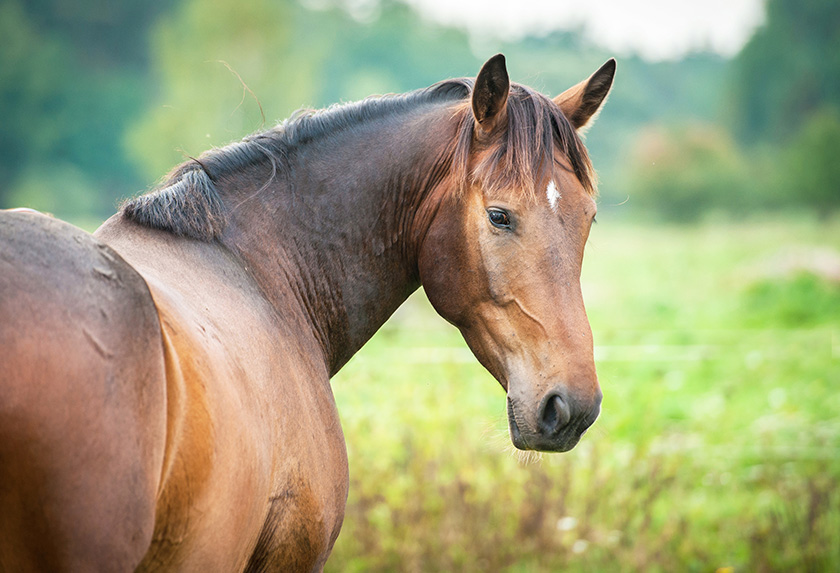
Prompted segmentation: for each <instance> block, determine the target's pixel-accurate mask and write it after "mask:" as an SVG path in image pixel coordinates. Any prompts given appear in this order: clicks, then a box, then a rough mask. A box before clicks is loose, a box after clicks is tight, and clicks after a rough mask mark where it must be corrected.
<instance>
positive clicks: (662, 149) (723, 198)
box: [629, 125, 755, 222]
mask: <svg viewBox="0 0 840 573" xmlns="http://www.w3.org/2000/svg"><path fill="white" fill-rule="evenodd" d="M635 153H636V155H635V157H634V161H633V165H634V168H635V169H634V171H633V172H631V174H630V183H629V185H630V196H631V197H632V206H633V208H634V209H636V210H637V211H639V212H642V213H644V214H647V215H655V216H660V217H662V218H665V219H668V220H672V221H680V222H693V221H697V220H699V219H700V218H702V216H703V215H704V214H705V213H706V212H708V211H711V210H719V211H723V212H728V213H731V214H735V215H743V214H744V213H745V212H746V211H747V210H748V208H749V207H750V206H751V205H750V204H751V203H752V202H754V199H755V196H754V188H753V187H752V185H751V177H750V175H751V174H750V173H749V172H748V171H747V169H748V165H749V164H748V163H747V162H746V161H745V160H744V157H743V156H742V154H741V152H740V150H739V149H738V148H737V146H736V145H735V143H734V142H733V141H732V140H731V138H730V137H729V135H728V134H727V133H726V132H724V131H722V130H720V129H719V128H716V127H714V126H701V125H692V126H689V127H685V128H675V129H671V130H669V131H666V130H662V129H649V130H648V131H647V132H645V133H644V134H643V135H642V136H641V137H639V140H638V142H637V144H636V146H635Z"/></svg>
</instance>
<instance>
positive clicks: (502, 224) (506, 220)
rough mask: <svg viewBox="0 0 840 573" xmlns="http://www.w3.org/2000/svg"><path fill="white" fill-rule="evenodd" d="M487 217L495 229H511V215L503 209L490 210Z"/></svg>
mask: <svg viewBox="0 0 840 573" xmlns="http://www.w3.org/2000/svg"><path fill="white" fill-rule="evenodd" d="M487 217H488V218H489V219H490V223H491V224H492V225H493V226H494V227H498V228H499V229H510V215H508V214H507V212H505V211H502V210H501V209H488V210H487Z"/></svg>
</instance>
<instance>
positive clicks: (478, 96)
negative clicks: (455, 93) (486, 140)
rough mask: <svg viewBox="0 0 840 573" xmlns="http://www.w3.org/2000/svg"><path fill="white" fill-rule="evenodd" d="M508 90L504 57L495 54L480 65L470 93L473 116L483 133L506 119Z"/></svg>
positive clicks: (491, 129)
mask: <svg viewBox="0 0 840 573" xmlns="http://www.w3.org/2000/svg"><path fill="white" fill-rule="evenodd" d="M509 92H510V79H509V78H508V73H507V68H506V67H505V57H504V56H503V55H502V54H496V55H495V56H493V57H492V58H490V59H489V60H487V62H486V63H485V64H484V65H483V66H482V67H481V71H480V72H479V73H478V77H477V78H476V79H475V87H474V88H473V93H472V111H473V116H475V121H476V123H477V124H478V127H479V128H480V129H481V131H482V132H483V133H485V134H489V133H492V132H493V131H495V130H496V128H497V127H499V126H500V125H503V124H504V122H505V121H506V120H507V99H508V93H509Z"/></svg>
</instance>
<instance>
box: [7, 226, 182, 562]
mask: <svg viewBox="0 0 840 573" xmlns="http://www.w3.org/2000/svg"><path fill="white" fill-rule="evenodd" d="M0 365H2V366H0V570H9V571H26V570H55V571H59V570H88V569H92V570H98V569H103V568H106V569H133V568H134V567H135V566H136V565H137V564H138V563H139V561H140V559H141V558H142V557H143V554H144V552H145V550H146V548H147V547H148V545H149V543H150V541H151V538H152V532H153V528H154V512H155V500H156V495H157V490H158V487H159V481H160V473H161V465H162V460H163V450H164V440H165V431H166V419H165V412H166V406H165V391H164V389H165V380H164V376H165V373H164V358H163V349H162V342H161V334H160V324H159V322H158V316H157V312H156V310H155V306H154V303H153V301H152V297H151V295H150V293H149V289H148V287H147V285H146V283H145V281H144V280H143V278H142V277H141V276H140V275H139V274H138V273H137V272H136V271H135V270H134V269H133V268H132V267H131V266H130V265H128V264H127V263H126V262H125V261H124V260H123V259H122V258H121V257H120V256H119V255H118V254H117V253H116V252H114V251H113V250H112V249H111V248H109V247H108V246H106V245H104V244H102V243H101V242H99V241H98V240H96V239H95V238H93V237H92V236H91V235H89V234H87V233H85V232H84V231H81V230H80V229H77V228H75V227H73V226H71V225H68V224H67V223H63V222H61V221H58V220H55V219H52V218H49V217H45V216H43V215H38V214H33V213H22V212H17V213H12V212H0Z"/></svg>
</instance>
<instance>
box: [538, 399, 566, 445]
mask: <svg viewBox="0 0 840 573" xmlns="http://www.w3.org/2000/svg"><path fill="white" fill-rule="evenodd" d="M571 419H572V413H571V410H570V408H569V400H568V398H567V397H566V396H565V392H563V391H562V390H553V391H551V392H549V393H548V394H547V395H546V396H545V398H543V401H542V406H541V408H540V418H539V425H540V431H541V432H542V433H543V435H545V436H554V435H557V434H559V433H560V431H561V430H562V429H563V428H564V427H566V425H567V424H568V423H569V420H571Z"/></svg>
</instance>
